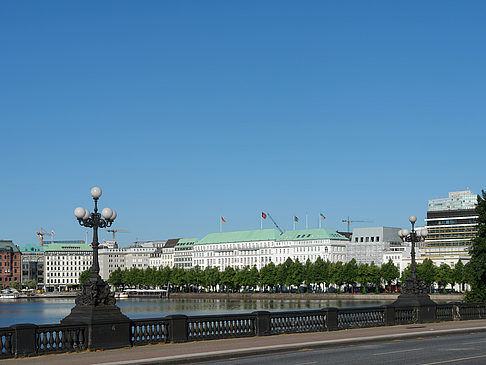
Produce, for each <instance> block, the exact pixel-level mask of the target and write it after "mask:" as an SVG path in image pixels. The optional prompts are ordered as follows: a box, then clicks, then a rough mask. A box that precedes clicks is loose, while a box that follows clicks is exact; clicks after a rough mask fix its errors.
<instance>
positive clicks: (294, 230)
mask: <svg viewBox="0 0 486 365" xmlns="http://www.w3.org/2000/svg"><path fill="white" fill-rule="evenodd" d="M293 221H294V231H295V216H294V218H293Z"/></svg>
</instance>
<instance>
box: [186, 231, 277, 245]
mask: <svg viewBox="0 0 486 365" xmlns="http://www.w3.org/2000/svg"><path fill="white" fill-rule="evenodd" d="M278 236H280V233H279V232H278V231H277V230H276V229H257V230H253V231H236V232H221V233H210V234H208V235H207V236H206V237H204V238H203V239H201V240H199V241H197V242H196V243H195V244H196V245H207V244H212V243H229V242H253V241H275V240H276V239H277V238H278Z"/></svg>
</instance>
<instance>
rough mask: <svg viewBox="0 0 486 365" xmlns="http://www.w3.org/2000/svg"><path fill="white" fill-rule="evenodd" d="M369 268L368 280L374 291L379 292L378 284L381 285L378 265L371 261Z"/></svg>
mask: <svg viewBox="0 0 486 365" xmlns="http://www.w3.org/2000/svg"><path fill="white" fill-rule="evenodd" d="M369 270H370V274H369V280H370V282H372V283H373V285H374V286H375V292H376V293H379V292H380V286H381V270H380V267H379V266H376V265H375V263H374V262H371V265H370V269H369Z"/></svg>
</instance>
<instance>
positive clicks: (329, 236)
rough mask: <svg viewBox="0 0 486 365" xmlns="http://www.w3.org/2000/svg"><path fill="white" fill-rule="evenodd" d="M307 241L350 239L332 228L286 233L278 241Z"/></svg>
mask: <svg viewBox="0 0 486 365" xmlns="http://www.w3.org/2000/svg"><path fill="white" fill-rule="evenodd" d="M307 240H338V241H348V239H347V238H346V237H344V236H342V235H340V234H339V233H337V232H336V231H333V230H332V229H330V228H318V229H300V230H298V231H287V232H284V233H283V234H282V235H281V236H280V237H279V238H278V241H307Z"/></svg>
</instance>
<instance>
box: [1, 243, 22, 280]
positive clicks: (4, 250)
mask: <svg viewBox="0 0 486 365" xmlns="http://www.w3.org/2000/svg"><path fill="white" fill-rule="evenodd" d="M21 271H22V269H21V253H20V250H19V248H18V247H17V246H16V245H14V243H13V242H12V241H6V240H0V284H1V287H2V288H6V287H8V286H9V285H10V284H11V283H12V282H13V281H18V282H20V281H21V275H22V272H21Z"/></svg>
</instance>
